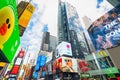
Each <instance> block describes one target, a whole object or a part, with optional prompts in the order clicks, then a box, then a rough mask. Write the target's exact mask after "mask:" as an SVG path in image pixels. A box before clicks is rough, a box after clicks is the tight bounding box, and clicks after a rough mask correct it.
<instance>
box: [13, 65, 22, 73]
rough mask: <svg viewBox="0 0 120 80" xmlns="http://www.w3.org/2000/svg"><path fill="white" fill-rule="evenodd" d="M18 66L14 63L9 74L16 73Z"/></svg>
mask: <svg viewBox="0 0 120 80" xmlns="http://www.w3.org/2000/svg"><path fill="white" fill-rule="evenodd" d="M19 67H20V66H18V65H14V66H13V68H12V71H11V74H18V71H19Z"/></svg>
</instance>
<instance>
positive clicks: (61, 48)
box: [55, 41, 72, 57]
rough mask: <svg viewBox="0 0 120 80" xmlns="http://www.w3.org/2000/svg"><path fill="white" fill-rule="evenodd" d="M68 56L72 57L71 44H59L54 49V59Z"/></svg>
mask: <svg viewBox="0 0 120 80" xmlns="http://www.w3.org/2000/svg"><path fill="white" fill-rule="evenodd" d="M62 55H68V56H72V50H71V44H70V43H68V42H65V41H63V42H61V43H60V44H59V45H58V46H57V48H56V55H55V56H56V57H59V56H62Z"/></svg>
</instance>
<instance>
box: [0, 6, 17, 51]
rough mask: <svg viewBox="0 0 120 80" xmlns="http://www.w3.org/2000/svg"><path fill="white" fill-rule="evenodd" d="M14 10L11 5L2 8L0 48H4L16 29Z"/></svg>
mask: <svg viewBox="0 0 120 80" xmlns="http://www.w3.org/2000/svg"><path fill="white" fill-rule="evenodd" d="M14 22H15V19H14V12H13V9H12V8H11V7H10V6H6V7H3V8H2V9H0V49H1V50H2V49H3V48H4V43H5V42H6V41H7V40H8V39H9V38H10V36H11V34H12V32H13V29H14Z"/></svg>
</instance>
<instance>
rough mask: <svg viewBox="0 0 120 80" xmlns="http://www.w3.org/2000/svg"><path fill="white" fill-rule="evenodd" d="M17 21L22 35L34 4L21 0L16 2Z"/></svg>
mask: <svg viewBox="0 0 120 80" xmlns="http://www.w3.org/2000/svg"><path fill="white" fill-rule="evenodd" d="M17 8H18V17H19V20H18V23H19V27H20V36H22V35H23V33H24V31H25V29H26V27H27V25H28V23H29V21H30V19H31V17H32V14H33V12H34V9H35V8H34V6H33V5H32V4H30V3H29V2H25V1H21V2H20V3H19V4H18V7H17Z"/></svg>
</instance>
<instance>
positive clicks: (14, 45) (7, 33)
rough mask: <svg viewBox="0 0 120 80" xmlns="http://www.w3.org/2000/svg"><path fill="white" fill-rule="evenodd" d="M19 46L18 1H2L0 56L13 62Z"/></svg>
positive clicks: (0, 5)
mask: <svg viewBox="0 0 120 80" xmlns="http://www.w3.org/2000/svg"><path fill="white" fill-rule="evenodd" d="M19 45H20V37H19V30H18V15H17V7H16V0H0V50H1V51H2V53H0V54H2V55H4V57H5V59H6V60H8V62H11V61H12V59H13V57H14V55H15V53H16V51H17V49H18V47H19ZM0 57H1V56H0Z"/></svg>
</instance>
